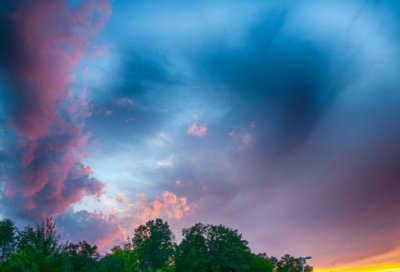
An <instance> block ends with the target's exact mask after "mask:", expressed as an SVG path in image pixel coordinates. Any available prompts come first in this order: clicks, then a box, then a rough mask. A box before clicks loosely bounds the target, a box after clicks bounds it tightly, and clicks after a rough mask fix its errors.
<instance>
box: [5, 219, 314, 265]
mask: <svg viewBox="0 0 400 272" xmlns="http://www.w3.org/2000/svg"><path fill="white" fill-rule="evenodd" d="M55 229H56V224H55V222H54V221H53V219H52V218H50V219H47V221H46V224H44V223H42V224H41V225H39V224H36V227H35V228H32V227H30V226H28V227H25V228H24V230H23V231H18V230H17V228H16V227H15V223H14V222H13V221H11V220H9V219H4V220H2V221H0V247H1V248H0V253H1V254H0V257H1V262H0V272H95V271H96V272H109V271H111V272H272V271H274V272H301V260H300V259H299V258H294V257H292V256H290V255H289V254H286V255H285V256H283V257H282V258H281V259H280V260H279V261H278V259H277V258H275V257H268V256H267V254H265V253H263V254H257V255H256V254H253V253H251V251H250V248H249V247H248V242H247V241H246V240H244V239H243V238H242V235H241V234H239V233H238V231H237V230H233V229H230V228H227V227H225V226H223V225H219V226H215V225H203V224H201V223H197V224H195V225H194V226H192V227H190V228H187V229H183V230H182V235H183V239H182V242H181V243H180V244H179V245H176V244H174V239H175V237H174V235H173V233H172V231H171V230H170V228H169V225H168V223H167V222H163V220H161V219H156V220H155V221H154V220H151V221H148V222H147V223H146V224H145V225H141V226H139V227H138V228H136V229H135V234H134V237H133V238H132V239H130V238H129V237H128V240H127V241H126V242H124V243H123V244H122V245H121V246H115V247H113V248H112V249H111V253H109V254H107V255H106V256H104V257H103V258H101V256H100V254H99V252H98V250H97V246H96V245H90V244H89V243H87V242H86V241H83V242H81V241H79V242H78V243H77V244H74V243H68V242H67V244H66V245H63V244H60V243H59V241H60V236H59V235H57V234H56V231H55ZM304 271H305V272H312V271H313V268H312V267H310V266H309V265H307V264H306V260H304Z"/></svg>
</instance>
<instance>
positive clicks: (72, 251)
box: [64, 241, 100, 271]
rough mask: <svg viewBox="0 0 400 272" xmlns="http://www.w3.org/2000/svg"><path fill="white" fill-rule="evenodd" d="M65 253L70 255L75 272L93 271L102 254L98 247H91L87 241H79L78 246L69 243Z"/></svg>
mask: <svg viewBox="0 0 400 272" xmlns="http://www.w3.org/2000/svg"><path fill="white" fill-rule="evenodd" d="M64 251H65V252H66V253H67V254H68V256H69V260H70V262H71V265H72V267H73V271H87V270H89V271H90V270H93V269H95V268H96V266H97V260H99V259H100V254H99V252H98V251H97V246H96V245H94V246H91V245H90V244H88V243H87V242H86V241H83V242H81V241H79V243H77V244H73V243H69V244H68V245H67V246H66V247H65V249H64Z"/></svg>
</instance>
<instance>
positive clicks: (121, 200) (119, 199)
mask: <svg viewBox="0 0 400 272" xmlns="http://www.w3.org/2000/svg"><path fill="white" fill-rule="evenodd" d="M115 200H116V201H117V202H118V203H120V204H125V205H126V204H128V202H126V200H125V198H124V197H123V196H117V197H116V198H115Z"/></svg>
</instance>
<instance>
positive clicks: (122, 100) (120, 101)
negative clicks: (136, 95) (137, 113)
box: [114, 97, 135, 107]
mask: <svg viewBox="0 0 400 272" xmlns="http://www.w3.org/2000/svg"><path fill="white" fill-rule="evenodd" d="M114 104H115V105H118V106H119V105H123V104H128V105H130V106H132V107H134V106H135V103H133V101H132V100H130V99H129V98H127V97H122V98H120V99H118V100H116V101H114Z"/></svg>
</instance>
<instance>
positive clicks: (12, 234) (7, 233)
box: [0, 218, 18, 269]
mask: <svg viewBox="0 0 400 272" xmlns="http://www.w3.org/2000/svg"><path fill="white" fill-rule="evenodd" d="M17 232H18V229H17V227H16V226H15V222H13V221H11V220H10V219H8V218H5V219H3V220H2V221H0V262H5V261H7V260H8V259H9V258H10V256H11V253H12V252H13V249H14V247H15V244H16V240H17V239H16V238H17ZM0 269H2V268H0Z"/></svg>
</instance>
